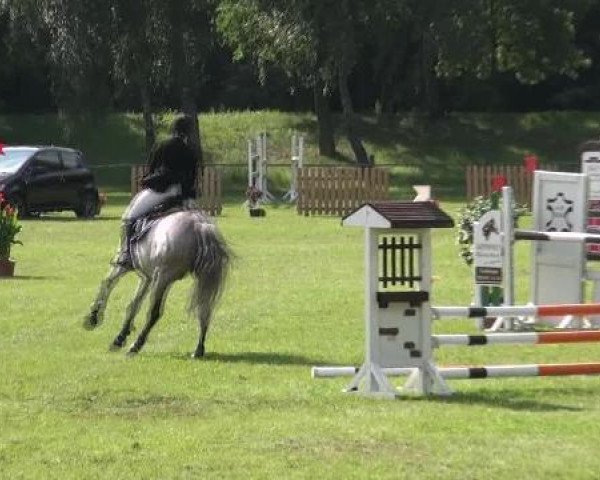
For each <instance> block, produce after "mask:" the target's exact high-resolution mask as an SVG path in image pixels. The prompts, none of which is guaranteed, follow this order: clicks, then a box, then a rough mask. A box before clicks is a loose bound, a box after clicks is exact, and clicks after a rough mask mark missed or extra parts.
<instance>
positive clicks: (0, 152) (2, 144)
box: [0, 140, 4, 155]
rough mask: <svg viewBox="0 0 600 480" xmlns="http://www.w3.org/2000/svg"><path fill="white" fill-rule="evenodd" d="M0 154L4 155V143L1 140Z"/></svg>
mask: <svg viewBox="0 0 600 480" xmlns="http://www.w3.org/2000/svg"><path fill="white" fill-rule="evenodd" d="M0 155H4V143H2V140H0Z"/></svg>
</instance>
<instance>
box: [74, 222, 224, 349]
mask: <svg viewBox="0 0 600 480" xmlns="http://www.w3.org/2000/svg"><path fill="white" fill-rule="evenodd" d="M131 252H132V256H133V258H134V259H135V262H134V263H135V268H134V269H135V272H136V273H137V274H138V275H139V277H140V282H139V285H138V288H137V292H136V293H135V296H134V297H133V299H132V300H131V303H130V304H129V306H128V307H127V312H126V315H125V322H124V323H123V327H122V328H121V331H120V332H119V334H118V335H117V336H116V337H115V339H114V341H113V343H112V345H111V349H113V350H116V349H120V348H122V347H123V346H124V345H125V342H126V340H127V337H128V335H129V334H130V333H131V330H132V327H133V320H134V318H135V316H136V314H137V312H138V310H139V308H140V305H141V303H142V301H143V300H144V297H145V296H146V294H147V293H148V291H150V308H149V311H148V319H147V321H146V324H145V325H144V328H143V329H142V331H141V332H140V334H139V336H138V338H137V340H136V341H135V342H134V343H133V344H132V345H131V347H130V348H129V352H128V353H129V354H135V353H138V352H139V351H140V350H141V349H142V347H143V346H144V343H146V339H147V337H148V334H149V333H150V330H151V329H152V327H153V326H154V325H155V324H156V322H157V321H158V319H159V318H160V315H161V313H162V307H163V304H164V300H165V298H166V294H167V291H168V288H169V286H170V285H171V284H172V283H173V282H175V281H176V280H180V279H181V278H183V277H184V276H186V275H187V274H188V273H190V274H192V275H193V276H194V277H195V285H194V291H193V293H192V298H191V303H190V309H194V310H196V312H197V314H198V321H199V323H200V339H199V341H198V346H197V347H196V351H195V352H194V354H193V356H194V357H201V356H203V355H204V341H205V339H206V333H207V331H208V327H209V325H210V320H211V316H212V312H213V308H214V306H215V304H216V302H217V300H218V298H219V296H220V293H221V291H222V288H223V285H224V282H225V278H226V276H227V270H228V266H229V261H230V254H229V250H228V248H227V245H226V243H225V241H224V240H223V238H222V236H221V234H220V233H219V231H218V230H217V227H216V226H215V225H214V224H213V223H212V222H211V221H210V220H209V219H208V217H207V216H206V215H205V214H203V213H201V212H199V211H197V210H184V211H179V212H175V213H171V214H169V215H167V216H165V217H163V218H161V219H159V220H158V221H157V223H155V224H154V225H153V226H152V228H151V229H150V230H149V231H148V232H147V233H146V234H145V235H144V236H143V237H142V238H141V239H140V240H138V241H137V242H136V243H135V244H134V245H133V246H132V250H131ZM130 271H131V269H130V268H125V267H122V266H119V265H114V266H113V267H112V269H111V271H110V273H109V274H108V276H107V277H106V278H105V279H104V280H103V281H102V283H101V285H100V290H99V292H98V295H97V297H96V300H95V301H94V302H93V303H92V306H91V310H90V313H89V314H88V315H87V316H86V317H85V320H84V327H85V328H87V329H93V328H96V327H97V326H98V325H100V324H101V323H102V318H103V315H104V310H105V308H106V303H107V301H108V296H109V295H110V292H111V290H112V289H113V287H114V286H115V284H116V282H117V280H118V279H119V278H121V277H122V276H123V275H124V274H126V273H127V272H130Z"/></svg>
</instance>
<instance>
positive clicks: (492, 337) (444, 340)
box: [432, 330, 600, 347]
mask: <svg viewBox="0 0 600 480" xmlns="http://www.w3.org/2000/svg"><path fill="white" fill-rule="evenodd" d="M432 342H433V345H434V346H436V347H441V346H465V347H474V346H483V345H510V344H529V345H549V344H557V343H585V342H600V330H585V331H576V332H539V333H536V332H523V333H489V334H487V335H465V334H452V335H433V336H432Z"/></svg>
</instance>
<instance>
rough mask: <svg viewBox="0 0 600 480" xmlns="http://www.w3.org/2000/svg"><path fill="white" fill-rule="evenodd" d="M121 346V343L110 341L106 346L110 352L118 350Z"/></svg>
mask: <svg viewBox="0 0 600 480" xmlns="http://www.w3.org/2000/svg"><path fill="white" fill-rule="evenodd" d="M122 348H123V345H119V344H117V343H115V342H113V343H111V344H110V346H109V347H108V350H109V351H110V352H120V351H121V349H122Z"/></svg>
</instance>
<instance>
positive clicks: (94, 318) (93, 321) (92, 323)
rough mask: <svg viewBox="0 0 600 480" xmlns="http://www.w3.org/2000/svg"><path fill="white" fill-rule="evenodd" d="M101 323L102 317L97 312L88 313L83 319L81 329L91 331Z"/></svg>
mask: <svg viewBox="0 0 600 480" xmlns="http://www.w3.org/2000/svg"><path fill="white" fill-rule="evenodd" d="M101 323H102V316H101V315H98V312H90V313H89V314H87V315H86V316H85V318H84V319H83V328H85V329H86V330H93V329H94V328H96V327H97V326H98V325H100V324H101Z"/></svg>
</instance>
